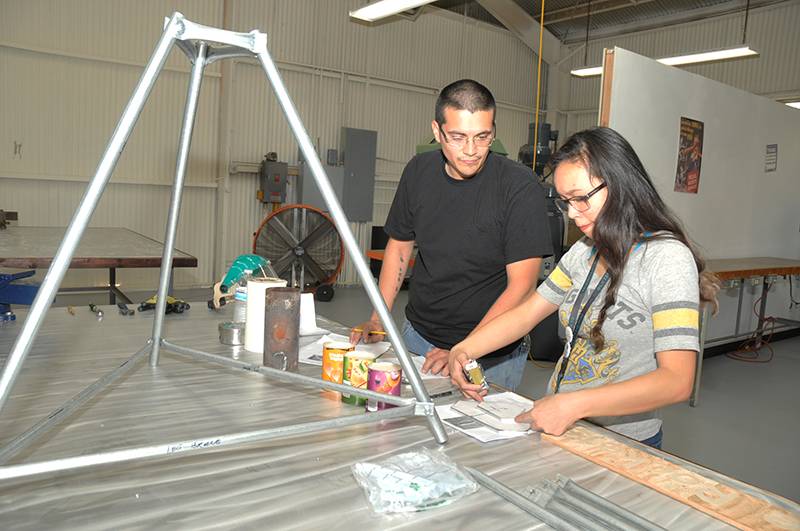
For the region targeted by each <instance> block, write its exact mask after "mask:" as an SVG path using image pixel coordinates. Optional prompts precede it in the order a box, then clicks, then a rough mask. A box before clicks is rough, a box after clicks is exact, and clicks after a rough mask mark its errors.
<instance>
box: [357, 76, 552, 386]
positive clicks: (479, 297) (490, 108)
mask: <svg viewBox="0 0 800 531" xmlns="http://www.w3.org/2000/svg"><path fill="white" fill-rule="evenodd" d="M435 116H436V119H435V120H434V121H433V122H432V123H431V128H432V130H433V136H434V138H436V140H437V141H438V142H439V143H440V144H441V150H440V151H433V152H429V153H423V154H420V155H417V156H416V157H414V158H413V159H411V161H410V162H409V163H408V165H407V166H406V168H405V170H404V171H403V175H402V177H401V179H400V184H399V185H398V188H397V193H396V195H395V197H394V201H393V202H392V207H391V210H390V211H389V216H388V219H387V220H386V225H385V227H384V230H385V231H386V233H387V234H388V235H389V242H388V243H387V245H386V250H385V252H384V259H383V266H382V268H381V274H380V279H379V282H378V285H379V288H380V291H381V295H382V296H383V299H384V301H385V302H386V305H387V306H388V307H389V308H390V309H391V308H392V304H393V303H394V301H395V298H396V296H397V293H398V291H399V290H400V286H401V285H402V283H403V279H404V277H405V274H406V270H407V268H408V263H409V260H410V259H411V254H412V251H413V249H414V243H415V242H416V244H417V248H418V253H417V257H416V262H415V265H414V274H413V278H412V280H411V285H410V293H409V301H408V306H407V307H406V318H407V321H406V323H405V325H404V326H403V330H402V334H403V340H404V341H405V344H406V347H407V348H408V350H410V351H411V352H414V353H416V354H420V355H423V356H426V358H427V359H426V360H425V363H424V365H423V371H424V372H428V371H430V372H433V373H437V374H442V375H444V376H447V375H448V367H447V361H448V354H449V349H450V348H451V347H452V346H453V345H455V344H456V343H458V342H459V341H461V340H462V339H464V338H465V337H467V336H468V335H469V334H470V332H472V330H473V329H475V328H476V327H478V326H481V325H482V324H483V323H486V322H488V321H490V320H491V319H493V318H494V317H496V316H498V315H500V314H501V313H503V312H505V311H506V310H508V309H510V308H513V307H514V306H516V305H517V304H518V303H519V302H520V301H522V300H523V299H524V298H525V297H526V296H527V295H528V294H529V293H530V292H532V290H533V289H534V288H535V287H536V279H537V276H538V274H539V266H540V265H541V257H542V256H546V255H549V254H550V253H551V243H550V237H549V230H548V225H547V217H546V210H545V203H544V193H543V191H542V189H541V187H540V186H539V184H538V183H537V182H536V179H535V178H534V176H533V172H532V171H531V169H530V168H526V167H524V166H522V165H520V164H517V163H516V162H513V161H511V160H508V159H506V158H505V157H502V156H500V155H497V154H495V153H492V152H490V151H489V148H490V146H491V144H492V142H493V141H494V136H495V101H494V97H493V96H492V94H491V92H489V90H488V89H487V88H486V87H484V86H483V85H481V84H480V83H477V82H475V81H472V80H469V79H464V80H461V81H456V82H455V83H452V84H450V85H448V86H447V87H445V88H444V89H442V91H441V93H440V94H439V98H438V100H437V101H436V115H435ZM358 328H360V329H361V330H362V332H356V331H354V332H352V333H351V337H350V339H351V341H352V342H353V343H357V342H358V341H359V339H363V340H364V341H365V342H372V341H377V340H378V339H380V337H379V335H378V334H374V332H376V331H378V332H379V331H381V330H382V326H381V323H380V320H379V319H378V316H377V314H376V313H375V312H373V314H372V317H371V319H370V320H369V321H367V322H366V323H363V324H362V325H360V326H359V327H358ZM381 337H382V336H381ZM527 350H528V349H527V346H525V345H524V344H523V343H521V342H520V341H517V342H515V343H512V344H510V345H508V346H506V347H504V348H502V349H500V350H498V351H496V352H494V353H492V354H490V355H489V356H486V357H484V358H482V359H481V361H482V363H483V365H484V369H485V370H486V377H487V379H488V380H489V381H490V382H493V383H497V384H500V385H503V386H505V387H508V388H510V389H515V388H516V387H517V386H518V385H519V382H520V381H521V379H522V372H523V370H524V368H525V360H526V358H527V354H528V352H527Z"/></svg>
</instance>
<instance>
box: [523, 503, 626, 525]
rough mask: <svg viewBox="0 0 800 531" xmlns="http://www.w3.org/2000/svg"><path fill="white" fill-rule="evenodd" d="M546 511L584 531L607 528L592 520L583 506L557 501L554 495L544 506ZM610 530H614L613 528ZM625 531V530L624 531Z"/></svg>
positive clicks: (596, 520)
mask: <svg viewBox="0 0 800 531" xmlns="http://www.w3.org/2000/svg"><path fill="white" fill-rule="evenodd" d="M539 503H541V500H540V501H539ZM545 507H546V509H547V510H548V511H550V512H551V513H553V514H555V515H556V516H558V517H559V518H561V519H562V520H563V521H565V522H570V523H571V524H573V525H575V526H577V527H578V528H579V529H583V530H584V531H607V530H608V529H609V527H608V526H606V525H604V524H603V523H601V522H599V521H598V520H599V518H598V519H593V518H592V515H591V511H590V510H587V508H586V507H585V505H573V504H571V503H567V502H565V501H563V500H559V499H558V498H557V497H556V496H555V494H553V496H552V497H551V498H550V500H549V501H548V502H547V503H546V504H545ZM610 529H612V530H613V529H614V528H613V527H612V528H610ZM625 531H627V530H625Z"/></svg>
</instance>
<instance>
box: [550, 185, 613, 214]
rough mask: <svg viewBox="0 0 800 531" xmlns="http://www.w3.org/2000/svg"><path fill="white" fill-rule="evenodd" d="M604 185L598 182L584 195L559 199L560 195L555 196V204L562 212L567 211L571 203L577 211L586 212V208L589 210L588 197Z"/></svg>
mask: <svg viewBox="0 0 800 531" xmlns="http://www.w3.org/2000/svg"><path fill="white" fill-rule="evenodd" d="M605 187H606V183H600V184H599V185H597V186H596V187H595V188H593V189H592V191H591V192H589V193H588V194H586V195H576V196H575V197H570V198H569V199H561V198H560V197H556V198H555V203H556V206H557V207H558V208H559V210H561V211H562V212H567V211H569V206H570V205H572V208H574V209H575V210H577V211H578V212H586V211H587V210H589V206H590V205H589V199H591V197H592V196H593V195H594V194H596V193H597V192H599V191H600V190H602V189H603V188H605Z"/></svg>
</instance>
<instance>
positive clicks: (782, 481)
mask: <svg viewBox="0 0 800 531" xmlns="http://www.w3.org/2000/svg"><path fill="white" fill-rule="evenodd" d="M407 294H408V292H406V291H402V292H400V294H399V296H398V300H397V303H396V304H395V308H394V310H393V311H392V313H393V315H394V317H395V319H396V321H397V322H398V324H400V323H402V319H403V309H404V308H405V304H406V301H407ZM128 295H129V296H130V297H131V298H132V299H133V300H134V301H135V302H136V303H137V304H135V305H132V306H133V307H134V308H135V307H136V306H138V302H141V301H142V300H144V299H146V298H147V297H150V296H151V295H152V293H145V292H141V293H138V292H133V293H129V294H128ZM175 295H176V296H178V297H180V298H183V299H184V300H187V301H190V302H192V303H193V304H192V311H208V310H207V309H206V304H205V301H206V300H207V299H208V298H209V297H210V291H209V290H207V289H195V290H178V291H177V292H176V294H175ZM90 301H94V302H96V303H97V304H108V302H107V301H108V298H107V296H105V295H99V294H98V295H86V294H81V295H77V294H70V295H60V296H59V297H58V298H57V300H56V303H55V305H56V306H66V305H68V304H72V305H75V306H76V307H77V308H79V310H81V311H82V310H83V309H84V308H83V307H82V306H85V305H87V304H88V302H90ZM85 309H86V311H88V308H85ZM371 309H372V307H371V305H370V303H369V300H368V298H367V296H366V293H365V292H364V291H363V290H362V289H361V288H337V289H336V293H335V296H334V298H333V300H332V301H330V302H327V303H323V302H317V312H318V313H319V314H321V315H323V316H325V317H328V318H330V319H334V320H336V321H339V322H341V323H343V324H346V325H355V324H357V323H360V322H362V321H364V320H366V319H368V318H369V315H370V312H371ZM772 348H773V349H774V351H775V355H774V357H773V359H772V361H771V362H769V363H763V364H760V363H746V362H741V361H735V360H733V359H730V358H728V357H726V356H716V357H713V358H709V359H706V360H705V362H704V367H703V376H702V385H701V388H700V395H699V404H698V406H697V407H694V408H691V407H689V405H688V404H677V405H674V406H670V407H668V408H665V409H664V410H663V411H662V414H663V418H664V450H666V451H667V452H670V453H672V454H675V455H677V456H680V457H682V458H684V459H687V460H689V461H692V462H695V463H698V464H701V465H703V466H705V467H708V468H711V469H714V470H716V471H718V472H721V473H724V474H727V475H729V476H731V477H734V478H736V479H739V480H742V481H745V482H747V483H751V484H753V485H757V486H759V487H762V488H765V489H767V490H770V491H772V492H774V493H776V494H780V495H782V496H785V497H787V498H789V499H791V500H794V501H800V452H798V448H800V445H798V442H797V441H799V440H800V414H798V411H797V407H798V406H800V386H798V384H797V380H798V378H799V377H800V338H792V339H786V340H783V341H779V342H776V343H773V344H772ZM552 366H553V364H552V363H546V362H538V361H537V362H534V361H530V360H529V361H528V363H527V366H526V368H525V374H524V376H523V380H522V382H523V383H522V386H521V388H520V392H521V393H522V394H525V395H529V396H531V397H533V398H536V397H537V396H539V395H541V394H542V393H543V392H544V389H545V384H546V382H547V379H548V378H549V376H550V373H551V371H552Z"/></svg>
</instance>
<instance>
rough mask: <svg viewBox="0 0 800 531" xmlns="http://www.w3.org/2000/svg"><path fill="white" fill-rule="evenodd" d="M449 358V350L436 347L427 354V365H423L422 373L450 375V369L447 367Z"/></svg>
mask: <svg viewBox="0 0 800 531" xmlns="http://www.w3.org/2000/svg"><path fill="white" fill-rule="evenodd" d="M449 357H450V351H449V350H444V349H442V348H436V347H434V348H433V349H431V350H429V351H428V353H427V354H425V363H423V364H422V372H424V373H429V372H430V373H432V374H441V375H442V376H448V375H449V374H450V369H449V368H448V367H447V360H448V358H449Z"/></svg>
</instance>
